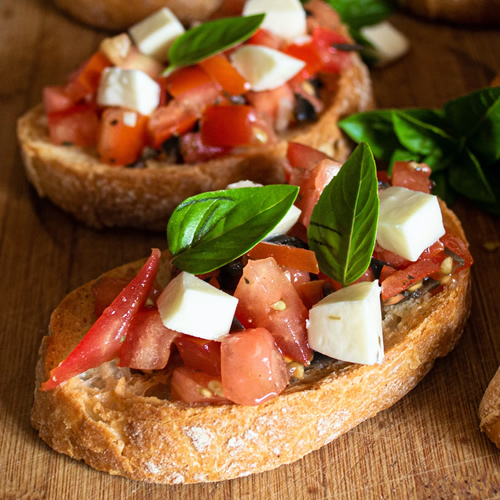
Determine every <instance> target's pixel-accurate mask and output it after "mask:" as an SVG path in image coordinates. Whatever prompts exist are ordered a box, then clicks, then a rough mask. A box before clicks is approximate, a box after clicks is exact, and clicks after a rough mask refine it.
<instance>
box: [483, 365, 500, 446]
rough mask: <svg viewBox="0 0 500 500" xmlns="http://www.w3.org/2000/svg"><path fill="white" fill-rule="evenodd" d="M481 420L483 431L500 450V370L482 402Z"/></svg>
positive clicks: (492, 380)
mask: <svg viewBox="0 0 500 500" xmlns="http://www.w3.org/2000/svg"><path fill="white" fill-rule="evenodd" d="M479 420H480V428H481V430H482V431H483V432H484V433H485V434H486V435H487V436H488V437H489V438H490V439H491V440H492V441H493V442H494V443H495V444H496V445H497V447H498V448H500V368H499V369H498V370H497V372H496V373H495V376H494V377H493V378H492V379H491V382H490V383H489V385H488V387H487V388H486V391H485V393H484V396H483V399H482V400H481V403H480V405H479Z"/></svg>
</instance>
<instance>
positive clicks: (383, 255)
mask: <svg viewBox="0 0 500 500" xmlns="http://www.w3.org/2000/svg"><path fill="white" fill-rule="evenodd" d="M373 256H374V257H375V258H376V259H378V260H381V261H382V262H385V263H386V264H389V265H390V266H391V267H394V268H395V269H404V268H405V267H408V266H409V265H410V264H411V261H409V260H407V259H405V258H404V257H400V256H399V255H397V254H395V253H394V252H391V251H390V250H386V249H385V248H382V247H381V246H380V245H379V244H378V243H376V244H375V250H374V252H373Z"/></svg>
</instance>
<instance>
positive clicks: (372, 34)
mask: <svg viewBox="0 0 500 500" xmlns="http://www.w3.org/2000/svg"><path fill="white" fill-rule="evenodd" d="M361 34H362V35H363V37H364V38H366V39H367V40H368V41H369V42H370V43H371V44H372V45H373V50H372V52H373V54H374V56H375V58H376V59H377V62H376V64H377V65H378V66H385V65H387V64H389V63H391V62H392V61H394V60H396V59H399V58H400V57H402V56H404V55H405V54H406V53H407V52H408V50H409V48H410V42H409V41H408V38H406V36H405V35H403V33H401V32H400V31H398V30H397V29H396V28H395V27H394V26H393V25H392V24H390V23H389V22H388V21H382V22H381V23H378V24H374V25H372V26H365V27H363V28H361Z"/></svg>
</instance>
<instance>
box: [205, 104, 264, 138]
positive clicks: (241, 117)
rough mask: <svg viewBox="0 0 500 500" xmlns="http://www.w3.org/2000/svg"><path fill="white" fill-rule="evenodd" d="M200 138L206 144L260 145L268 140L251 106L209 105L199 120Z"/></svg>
mask: <svg viewBox="0 0 500 500" xmlns="http://www.w3.org/2000/svg"><path fill="white" fill-rule="evenodd" d="M201 140H202V141H203V143H204V144H206V145H208V146H219V147H236V146H251V145H262V144H263V143H264V144H265V143H266V142H267V141H268V137H263V134H262V130H261V128H259V127H258V126H257V117H256V116H255V111H254V109H253V108H252V107H251V106H245V105H241V106H239V105H237V106H210V107H209V108H207V109H206V111H205V113H204V114H203V117H202V120H201Z"/></svg>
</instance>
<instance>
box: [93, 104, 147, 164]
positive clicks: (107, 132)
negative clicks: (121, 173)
mask: <svg viewBox="0 0 500 500" xmlns="http://www.w3.org/2000/svg"><path fill="white" fill-rule="evenodd" d="M147 127H148V117H147V116H144V115H141V114H139V113H136V112H135V111H130V110H125V109H119V108H107V109H105V110H104V113H103V114H102V118H101V127H100V129H99V138H98V141H97V152H98V153H99V155H100V157H101V160H102V161H103V162H105V163H107V164H109V165H129V164H131V163H134V162H135V161H137V159H138V158H139V157H140V156H141V153H142V150H143V149H144V147H145V146H146V145H147V143H148V128H147Z"/></svg>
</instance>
